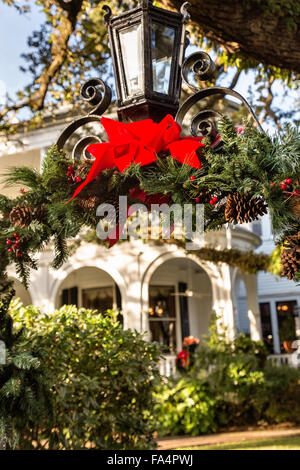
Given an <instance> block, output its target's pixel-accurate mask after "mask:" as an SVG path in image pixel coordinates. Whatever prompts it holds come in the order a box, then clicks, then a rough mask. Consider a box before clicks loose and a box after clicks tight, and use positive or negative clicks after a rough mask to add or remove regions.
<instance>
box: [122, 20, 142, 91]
mask: <svg viewBox="0 0 300 470" xmlns="http://www.w3.org/2000/svg"><path fill="white" fill-rule="evenodd" d="M120 43H121V51H122V58H123V66H124V71H125V79H126V85H127V91H128V95H129V96H132V95H134V94H137V93H140V92H142V90H143V74H142V70H143V64H142V26H141V24H136V25H134V26H132V27H131V28H127V29H126V30H123V31H120Z"/></svg>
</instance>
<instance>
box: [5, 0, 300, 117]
mask: <svg viewBox="0 0 300 470" xmlns="http://www.w3.org/2000/svg"><path fill="white" fill-rule="evenodd" d="M43 19H44V15H43V13H42V12H41V11H40V9H39V8H38V7H37V6H36V5H35V2H34V0H32V11H31V12H30V13H28V14H26V15H20V14H19V13H18V12H17V11H16V10H15V9H14V8H12V7H9V6H7V5H5V4H3V3H2V2H0V104H3V100H4V98H5V94H6V93H8V94H9V95H10V96H13V95H14V93H15V92H16V91H17V90H18V89H22V87H24V85H26V84H28V83H29V82H30V76H26V74H24V73H23V72H21V71H20V70H19V67H20V65H22V64H23V61H22V58H21V57H20V56H21V54H22V53H23V52H26V50H28V48H27V37H28V36H29V35H30V33H31V32H32V31H33V30H35V29H39V26H40V24H41V23H42V22H43ZM194 50H195V49H194ZM194 50H193V51H194ZM254 79H255V74H254V72H250V73H248V74H247V75H246V74H245V73H243V75H242V76H241V78H240V80H239V82H238V84H237V86H236V88H235V90H236V91H238V92H239V93H241V94H242V95H243V96H244V97H245V98H246V99H247V98H249V86H250V85H251V84H252V85H253V83H254ZM229 83H230V73H229V74H228V77H227V78H226V80H225V83H224V86H226V85H228V84H229ZM274 91H276V92H277V93H278V95H279V96H278V97H277V98H276V100H275V103H276V105H277V106H278V107H280V108H282V109H285V110H288V109H290V108H291V107H293V106H295V97H296V96H298V97H299V92H297V91H291V92H289V96H288V97H284V98H283V89H282V86H281V85H280V84H279V83H276V84H275V85H274Z"/></svg>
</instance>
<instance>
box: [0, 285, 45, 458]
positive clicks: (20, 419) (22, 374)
mask: <svg viewBox="0 0 300 470" xmlns="http://www.w3.org/2000/svg"><path fill="white" fill-rule="evenodd" d="M4 285H5V287H6V288H5V293H3V291H4V289H3V287H4ZM1 286H2V293H1V292H0V341H1V342H2V346H3V345H4V346H5V361H4V363H0V449H1V448H2V449H3V448H14V447H15V446H16V445H17V443H18V442H20V441H21V440H22V439H23V438H25V436H24V432H25V428H26V432H27V433H28V432H29V433H30V434H31V437H32V439H34V433H35V429H37V428H38V425H39V424H40V423H41V422H42V421H43V419H45V420H46V421H47V422H48V423H49V426H51V419H52V417H53V402H52V397H51V393H50V380H49V378H48V374H47V371H46V370H45V369H44V366H43V365H42V361H40V360H39V358H38V357H37V355H36V353H33V351H31V350H28V346H23V345H22V335H23V330H19V331H17V332H14V329H13V320H12V318H11V316H10V315H9V304H10V301H11V300H12V298H13V296H14V294H15V291H14V289H13V288H12V281H8V280H7V279H6V280H5V279H4V280H3V282H2V284H1Z"/></svg>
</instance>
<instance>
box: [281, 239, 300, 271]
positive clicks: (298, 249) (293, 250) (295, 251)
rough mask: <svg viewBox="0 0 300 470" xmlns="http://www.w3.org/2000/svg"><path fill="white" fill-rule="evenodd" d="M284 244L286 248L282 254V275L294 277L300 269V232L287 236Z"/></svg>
mask: <svg viewBox="0 0 300 470" xmlns="http://www.w3.org/2000/svg"><path fill="white" fill-rule="evenodd" d="M283 246H284V249H283V250H282V252H281V254H280V259H281V264H282V270H281V275H282V276H286V277H287V278H288V279H293V277H294V276H295V274H296V273H297V272H298V271H300V232H298V233H297V234H296V235H290V236H289V237H287V238H286V239H285V241H284V244H283Z"/></svg>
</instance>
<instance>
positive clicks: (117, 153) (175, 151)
mask: <svg viewBox="0 0 300 470" xmlns="http://www.w3.org/2000/svg"><path fill="white" fill-rule="evenodd" d="M100 121H101V123H102V125H103V127H104V129H105V131H106V134H107V137H108V139H109V142H103V143H99V144H92V145H89V146H88V147H87V151H88V152H89V153H90V154H92V155H93V157H94V158H95V161H94V163H93V165H92V167H91V169H90V171H89V173H88V175H87V177H86V179H85V181H84V182H83V183H82V184H81V185H80V186H79V187H78V188H77V189H76V191H75V192H74V194H73V196H72V198H71V200H72V199H73V198H74V197H75V196H77V194H79V193H80V191H81V190H82V189H83V188H84V186H85V185H86V184H88V183H89V182H90V181H92V180H94V179H95V178H96V177H97V175H98V174H99V173H100V172H101V171H103V170H107V169H109V168H115V167H117V168H118V169H119V171H120V172H123V171H124V170H125V169H126V168H128V167H129V166H130V165H131V164H132V163H134V164H136V165H141V166H144V165H149V164H150V163H153V162H154V161H155V160H156V158H157V154H158V153H159V152H161V151H168V152H170V154H171V155H172V157H173V158H174V159H175V160H177V161H179V162H181V163H185V164H186V165H189V166H191V167H193V168H201V163H200V161H199V159H198V157H197V154H196V150H197V149H198V148H199V147H203V144H202V143H201V140H202V137H181V136H180V133H181V127H180V126H179V124H177V122H176V121H175V120H174V119H173V117H172V116H171V115H169V114H168V115H167V116H166V117H165V118H164V119H163V120H162V121H161V122H160V123H158V124H156V123H155V122H153V121H152V119H145V120H143V121H138V122H130V123H126V124H124V123H123V122H119V121H114V120H113V119H108V118H105V117H103V118H100Z"/></svg>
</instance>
